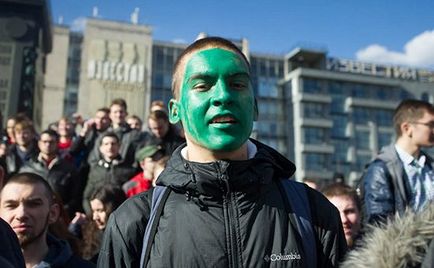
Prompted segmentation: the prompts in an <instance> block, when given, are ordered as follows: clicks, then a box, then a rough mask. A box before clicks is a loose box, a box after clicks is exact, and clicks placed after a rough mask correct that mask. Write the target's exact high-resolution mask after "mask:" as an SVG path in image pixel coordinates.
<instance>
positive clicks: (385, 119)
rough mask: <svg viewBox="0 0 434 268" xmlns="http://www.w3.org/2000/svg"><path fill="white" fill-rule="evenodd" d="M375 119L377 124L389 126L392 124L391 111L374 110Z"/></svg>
mask: <svg viewBox="0 0 434 268" xmlns="http://www.w3.org/2000/svg"><path fill="white" fill-rule="evenodd" d="M375 119H376V120H375V121H376V122H377V124H378V125H379V126H385V127H388V126H391V125H392V124H393V122H392V121H393V113H392V111H389V110H384V109H380V110H377V111H375Z"/></svg>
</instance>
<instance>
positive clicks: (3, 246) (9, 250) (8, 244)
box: [0, 218, 25, 268]
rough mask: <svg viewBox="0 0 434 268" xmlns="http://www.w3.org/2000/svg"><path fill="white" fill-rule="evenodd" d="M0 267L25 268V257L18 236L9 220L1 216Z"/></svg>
mask: <svg viewBox="0 0 434 268" xmlns="http://www.w3.org/2000/svg"><path fill="white" fill-rule="evenodd" d="M0 241H1V243H0V258H3V259H0V267H15V268H24V267H25V263H24V257H23V254H22V253H21V247H20V245H19V244H18V238H17V236H16V234H15V233H14V231H13V230H12V228H11V227H10V226H9V224H8V223H7V222H5V221H4V220H3V219H2V218H0ZM7 265H9V266H7Z"/></svg>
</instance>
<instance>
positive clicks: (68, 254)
mask: <svg viewBox="0 0 434 268" xmlns="http://www.w3.org/2000/svg"><path fill="white" fill-rule="evenodd" d="M47 243H48V248H49V251H48V254H47V256H45V258H44V260H43V262H45V263H47V264H49V265H50V267H52V268H54V267H59V268H60V267H62V268H69V267H71V268H72V267H83V268H91V267H95V265H94V264H93V263H91V262H89V261H86V260H83V259H81V258H79V257H77V256H74V255H73V253H72V250H71V247H70V246H69V244H68V243H67V242H66V241H63V240H59V239H57V238H55V237H54V236H52V235H50V234H49V235H48V236H47ZM39 265H41V266H42V264H39ZM42 267H43V266H42Z"/></svg>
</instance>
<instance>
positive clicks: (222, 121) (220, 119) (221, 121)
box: [211, 116, 237, 124]
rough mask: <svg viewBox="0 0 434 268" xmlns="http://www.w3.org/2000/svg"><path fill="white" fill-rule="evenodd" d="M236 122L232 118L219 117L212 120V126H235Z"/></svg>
mask: <svg viewBox="0 0 434 268" xmlns="http://www.w3.org/2000/svg"><path fill="white" fill-rule="evenodd" d="M236 122H237V121H236V120H235V118H233V117H232V116H217V117H214V118H213V119H212V120H211V124H235V123H236Z"/></svg>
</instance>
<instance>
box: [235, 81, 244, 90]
mask: <svg viewBox="0 0 434 268" xmlns="http://www.w3.org/2000/svg"><path fill="white" fill-rule="evenodd" d="M246 87H247V84H246V83H244V82H232V83H231V88H233V89H238V90H242V89H245V88H246Z"/></svg>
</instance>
